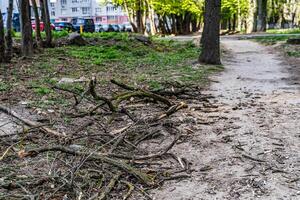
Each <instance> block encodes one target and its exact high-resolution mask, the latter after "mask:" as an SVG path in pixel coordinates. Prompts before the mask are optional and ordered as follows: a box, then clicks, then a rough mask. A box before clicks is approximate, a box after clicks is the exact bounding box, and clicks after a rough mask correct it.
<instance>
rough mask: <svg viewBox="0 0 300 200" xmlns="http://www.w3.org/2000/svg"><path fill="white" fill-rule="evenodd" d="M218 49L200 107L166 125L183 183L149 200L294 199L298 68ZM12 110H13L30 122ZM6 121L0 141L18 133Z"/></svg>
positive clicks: (255, 53)
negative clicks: (183, 164) (172, 128)
mask: <svg viewBox="0 0 300 200" xmlns="http://www.w3.org/2000/svg"><path fill="white" fill-rule="evenodd" d="M222 43H223V45H224V47H226V49H227V51H228V52H231V53H230V55H232V56H231V57H230V58H224V60H223V64H224V67H225V71H224V72H223V73H222V74H218V75H216V76H215V77H212V82H213V83H212V84H211V86H210V87H209V88H207V89H205V91H202V92H201V93H202V95H203V96H206V97H210V98H209V100H208V102H207V100H206V102H202V101H201V102H200V100H199V99H200V97H201V95H199V96H200V97H199V99H195V100H193V101H191V102H189V105H190V108H189V109H187V110H185V111H181V112H180V113H176V115H175V116H174V117H173V118H172V120H173V121H174V120H175V122H176V123H175V124H177V125H178V126H179V127H178V129H179V130H181V131H182V132H184V134H185V136H186V138H187V140H185V141H180V143H178V144H177V145H176V146H174V147H173V149H172V150H171V153H174V154H175V155H176V156H177V157H179V158H185V159H186V160H188V161H189V162H190V163H191V169H192V170H191V171H192V173H191V177H190V178H188V179H184V180H179V179H178V180H176V181H168V182H165V183H164V185H163V186H162V187H160V188H158V189H156V190H152V191H151V192H150V195H151V196H152V197H153V198H154V199H158V200H163V199H165V200H169V199H170V200H171V199H172V200H174V199H175V200H176V199H178V200H184V199H197V200H199V199H205V200H210V199H230V200H232V199H272V200H273V199H300V178H299V175H300V154H299V151H300V145H299V144H300V143H299V136H300V123H299V121H300V85H299V79H297V77H299V76H298V75H297V76H296V73H298V72H299V68H300V62H297V61H295V60H294V61H293V63H292V65H288V64H287V62H283V60H284V58H283V57H281V56H280V55H279V54H277V53H275V52H274V49H272V48H270V47H265V46H262V45H260V44H258V43H255V42H252V41H248V40H238V39H235V38H226V39H223V41H222ZM195 67H199V66H195ZM200 67H201V66H200ZM291 77H292V78H291ZM291 80H292V81H291ZM19 107H20V108H19V109H18V107H14V110H17V111H19V113H20V112H21V111H22V112H21V113H22V114H23V116H29V115H30V116H32V115H31V114H28V112H27V111H23V110H22V108H23V107H24V106H19ZM144 112H146V111H144ZM11 120H12V119H11V118H9V117H7V116H5V115H3V114H0V129H1V130H2V131H5V134H9V133H11V132H12V130H14V129H16V128H22V127H21V126H17V125H14V127H12V124H11V123H9V122H11ZM177 122H178V123H177ZM77 124H78V122H77ZM0 134H3V133H0ZM44 142H45V143H48V142H49V141H46V140H44ZM49 143H50V142H49ZM155 144H157V145H156V147H157V146H159V147H160V148H161V146H162V145H161V144H160V143H155ZM147 145H149V146H148V149H153V148H154V147H153V146H150V144H144V146H145V148H147ZM37 159H38V158H37ZM44 168H45V169H46V168H47V167H45V166H44ZM36 171H38V170H36ZM133 198H135V197H133ZM142 198H143V197H136V199H142Z"/></svg>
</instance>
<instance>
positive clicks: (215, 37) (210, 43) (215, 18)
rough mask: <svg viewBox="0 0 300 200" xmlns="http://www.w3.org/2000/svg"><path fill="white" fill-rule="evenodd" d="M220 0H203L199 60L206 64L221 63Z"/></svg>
mask: <svg viewBox="0 0 300 200" xmlns="http://www.w3.org/2000/svg"><path fill="white" fill-rule="evenodd" d="M220 18H221V0H205V15H204V30H203V33H202V39H201V44H202V52H201V55H200V57H199V61H200V62H202V63H206V64H221V58H220Z"/></svg>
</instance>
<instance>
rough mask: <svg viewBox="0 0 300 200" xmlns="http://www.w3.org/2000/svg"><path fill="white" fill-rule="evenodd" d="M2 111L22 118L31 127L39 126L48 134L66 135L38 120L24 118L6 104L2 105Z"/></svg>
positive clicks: (0, 106)
mask: <svg viewBox="0 0 300 200" xmlns="http://www.w3.org/2000/svg"><path fill="white" fill-rule="evenodd" d="M0 111H2V112H4V113H6V114H8V115H10V116H12V117H14V118H16V119H18V120H20V121H21V122H22V123H24V124H25V125H27V126H29V127H30V128H35V127H39V128H38V129H39V130H41V131H42V132H44V133H46V134H49V135H54V136H58V137H66V134H65V133H60V132H57V131H55V130H52V129H50V128H47V127H44V126H42V125H41V124H39V123H37V122H34V121H31V120H29V119H25V118H22V117H21V116H20V115H18V114H17V113H16V112H15V111H13V110H11V109H9V108H7V107H5V106H2V105H0Z"/></svg>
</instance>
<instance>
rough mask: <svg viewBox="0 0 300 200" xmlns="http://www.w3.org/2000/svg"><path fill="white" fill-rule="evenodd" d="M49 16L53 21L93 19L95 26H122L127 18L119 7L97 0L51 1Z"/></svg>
mask: <svg viewBox="0 0 300 200" xmlns="http://www.w3.org/2000/svg"><path fill="white" fill-rule="evenodd" d="M49 9H50V16H51V19H55V21H70V20H71V19H73V18H93V19H94V21H95V23H96V24H123V23H126V22H128V17H127V15H126V14H125V12H123V10H122V8H121V7H116V6H114V5H113V4H111V3H104V2H101V1H99V0H53V1H51V2H50V6H49Z"/></svg>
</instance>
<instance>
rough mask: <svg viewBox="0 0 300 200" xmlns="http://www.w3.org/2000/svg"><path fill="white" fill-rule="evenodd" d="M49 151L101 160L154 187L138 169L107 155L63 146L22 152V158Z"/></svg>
mask: <svg viewBox="0 0 300 200" xmlns="http://www.w3.org/2000/svg"><path fill="white" fill-rule="evenodd" d="M49 151H60V152H63V153H67V154H71V155H74V156H75V155H77V156H83V157H88V158H87V160H99V161H102V162H105V163H107V164H110V165H113V166H115V167H118V168H120V169H122V170H124V171H126V172H128V173H129V174H132V175H133V176H134V177H136V178H137V179H139V180H140V181H142V182H143V183H144V184H146V185H149V186H151V185H153V181H152V180H151V179H150V178H149V177H148V175H146V174H145V173H143V172H141V171H139V170H138V169H135V168H134V167H132V166H130V165H128V164H126V163H124V162H122V161H118V160H115V159H112V158H109V157H108V156H107V155H102V154H98V153H85V152H79V151H75V150H73V149H70V148H67V147H63V146H53V147H42V148H36V149H31V150H29V151H27V152H22V154H21V156H20V157H28V156H29V157H34V156H37V155H38V154H40V153H44V152H49Z"/></svg>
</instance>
